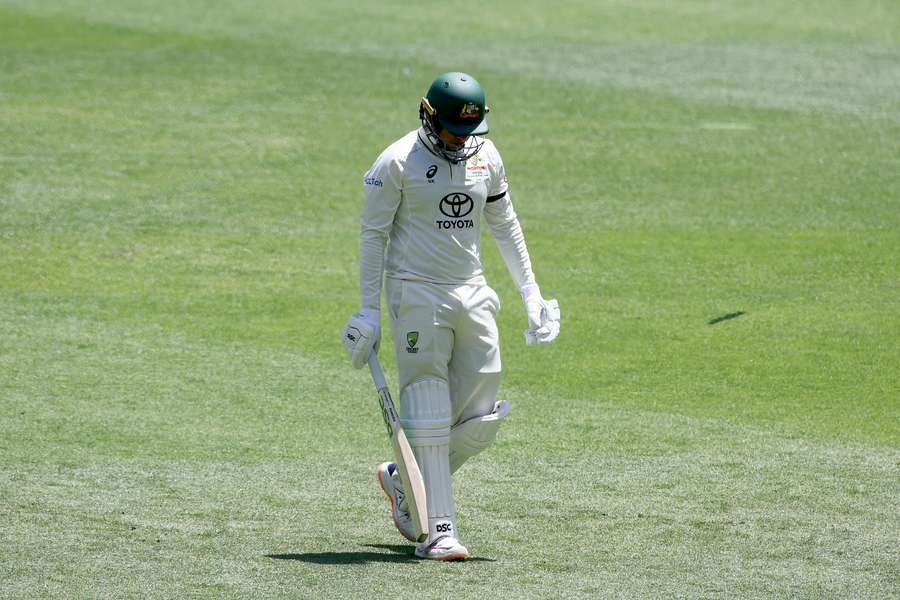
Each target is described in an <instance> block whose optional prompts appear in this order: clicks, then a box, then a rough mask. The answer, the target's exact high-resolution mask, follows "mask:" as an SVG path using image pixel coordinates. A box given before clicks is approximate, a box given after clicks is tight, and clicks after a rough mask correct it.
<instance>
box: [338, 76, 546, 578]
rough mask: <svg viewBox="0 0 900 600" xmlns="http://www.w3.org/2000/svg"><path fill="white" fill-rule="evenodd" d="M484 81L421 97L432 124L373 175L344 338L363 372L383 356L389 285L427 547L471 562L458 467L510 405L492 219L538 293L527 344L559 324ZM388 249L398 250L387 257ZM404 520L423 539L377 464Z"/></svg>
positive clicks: (395, 513)
mask: <svg viewBox="0 0 900 600" xmlns="http://www.w3.org/2000/svg"><path fill="white" fill-rule="evenodd" d="M488 110H489V109H488V107H487V106H486V105H485V95H484V90H483V89H482V88H481V85H479V83H478V82H477V81H476V80H475V79H474V78H472V77H471V76H469V75H466V74H465V73H445V74H443V75H441V76H439V77H438V78H437V79H435V80H434V82H433V83H432V84H431V87H430V88H429V89H428V92H427V94H426V95H425V97H424V98H422V100H421V102H420V106H419V119H420V121H421V126H420V127H419V128H418V129H416V130H414V131H411V132H409V133H408V134H406V135H405V136H403V137H402V138H400V139H399V140H397V141H396V142H394V143H393V144H391V145H390V146H389V147H388V148H387V149H386V150H385V151H384V152H382V153H381V155H380V156H379V157H378V159H377V160H376V161H375V163H374V164H373V165H372V167H371V168H370V169H369V170H368V172H366V174H365V176H364V178H363V185H364V190H365V205H364V207H363V209H362V216H361V219H360V223H361V225H362V228H361V234H360V310H359V312H357V313H356V314H354V315H353V316H351V317H350V319H349V320H348V322H347V325H346V326H345V328H344V335H343V341H344V344H345V345H346V346H347V349H348V351H349V353H350V358H351V362H352V363H353V366H354V367H356V368H361V367H362V366H364V365H366V364H367V362H368V359H369V356H370V354H371V353H372V352H377V351H378V347H379V342H380V338H381V308H382V303H381V295H382V280H384V298H385V305H386V309H387V313H388V317H389V321H390V327H391V333H392V335H393V338H394V349H395V351H396V355H397V367H398V371H399V379H400V381H399V387H400V403H399V413H400V422H401V424H402V425H403V429H404V430H405V432H406V436H407V438H408V440H409V444H410V446H411V447H412V450H413V454H414V455H415V459H416V462H417V463H418V466H419V468H420V470H421V473H422V478H423V480H424V487H425V495H426V500H427V509H428V537H427V539H426V540H425V541H424V542H421V543H419V544H417V545H416V550H415V553H416V556H418V557H421V558H428V559H434V560H465V559H467V558H468V557H469V552H468V550H467V549H466V547H465V546H463V544H462V543H461V542H460V534H459V529H458V527H457V522H456V511H455V508H454V503H453V486H452V481H451V475H452V474H453V473H454V472H455V471H456V470H457V469H459V467H460V466H462V464H463V463H464V462H465V461H466V460H468V459H469V458H471V457H473V456H475V455H476V454H478V453H479V452H481V451H482V450H484V449H485V448H487V447H488V446H489V445H491V443H493V441H494V439H495V438H496V436H497V430H498V428H499V426H500V423H501V422H502V421H503V419H504V418H506V416H507V414H508V413H509V404H508V403H507V402H506V401H498V400H497V391H498V388H499V385H500V348H499V336H498V332H497V324H496V320H495V318H496V315H497V312H498V311H499V310H500V299H499V298H498V296H497V294H496V292H494V290H493V289H491V288H490V286H488V285H487V281H486V280H485V277H484V269H483V267H482V264H481V256H480V255H481V225H482V223H483V222H486V223H487V225H488V227H489V228H490V230H491V233H492V234H493V236H494V238H495V239H496V241H497V245H498V247H499V249H500V254H501V255H502V257H503V260H504V262H505V263H506V266H507V268H508V270H509V272H510V274H511V275H512V278H513V281H514V282H515V284H516V286H517V287H518V289H519V291H520V293H521V296H522V299H523V301H524V303H525V312H526V315H527V318H528V329H527V330H526V331H525V341H526V343H528V344H545V343H549V342H552V341H553V340H554V339H555V338H556V336H557V335H558V334H559V305H558V304H557V302H556V301H555V300H544V298H543V297H542V296H541V292H540V288H539V287H538V285H537V282H536V281H535V277H534V273H533V271H532V267H531V260H530V258H529V255H528V249H527V247H526V245H525V237H524V235H523V233H522V228H521V226H520V225H519V220H518V218H517V217H516V213H515V211H514V210H513V205H512V201H511V198H510V192H509V188H508V184H507V178H506V173H505V172H504V168H503V161H502V160H501V158H500V154H499V153H498V152H497V149H496V148H495V147H494V144H493V143H492V142H491V141H490V140H488V139H486V138H485V137H483V136H484V135H485V134H487V133H488V123H487V119H486V118H485V117H486V115H487V112H488ZM385 247H387V252H386V253H385ZM377 473H378V480H379V483H380V485H381V487H382V489H383V490H384V492H385V494H387V496H388V499H389V500H390V504H391V514H392V517H393V520H394V524H395V525H396V527H397V529H398V530H399V531H400V533H401V534H402V535H403V536H404V537H406V538H407V539H408V540H410V541H415V539H416V531H415V526H414V523H413V520H412V519H411V518H410V514H409V505H408V502H407V498H406V493H405V489H404V482H403V481H402V479H401V478H400V474H399V470H398V469H397V466H396V465H395V464H394V463H393V462H384V463H381V464H380V465H378V467H377Z"/></svg>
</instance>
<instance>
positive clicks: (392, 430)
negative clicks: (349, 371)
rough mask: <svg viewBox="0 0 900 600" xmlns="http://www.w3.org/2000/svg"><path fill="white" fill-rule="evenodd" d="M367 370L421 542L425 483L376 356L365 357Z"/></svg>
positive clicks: (425, 532) (424, 531) (425, 534)
mask: <svg viewBox="0 0 900 600" xmlns="http://www.w3.org/2000/svg"><path fill="white" fill-rule="evenodd" d="M369 370H370V371H371V372H372V379H373V380H375V387H377V388H378V397H379V400H380V402H381V413H382V416H383V417H384V423H385V425H387V429H388V433H389V434H390V436H391V445H392V446H393V447H394V460H395V462H396V463H397V468H398V469H400V479H402V480H403V484H404V486H405V487H406V495H407V504H408V505H409V514H410V517H412V520H413V524H414V525H415V527H416V536H417V538H418V539H417V541H419V542H424V541H425V540H426V539H427V537H428V505H427V503H426V497H425V481H424V480H423V479H422V472H421V470H420V469H419V463H418V462H416V456H415V454H413V451H412V447H411V446H410V445H409V440H407V439H406V433H405V432H404V431H403V426H402V425H401V424H400V418H399V417H398V416H397V410H396V408H394V401H393V400H392V399H391V392H390V390H389V388H388V386H387V382H386V381H385V379H384V373H383V372H382V371H381V365H380V364H379V363H378V357H377V356H376V355H375V353H374V352H373V353H372V355H371V356H370V357H369Z"/></svg>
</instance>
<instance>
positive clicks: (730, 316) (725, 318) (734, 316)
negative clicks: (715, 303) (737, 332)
mask: <svg viewBox="0 0 900 600" xmlns="http://www.w3.org/2000/svg"><path fill="white" fill-rule="evenodd" d="M746 314H747V313H745V312H744V311H742V310H739V311H737V312H731V313H728V314H727V315H722V316H721V317H716V318H715V319H710V320H709V321H707V322H706V324H707V325H715V324H716V323H721V322H722V321H730V320H731V319H737V318H738V317H739V316H741V315H746Z"/></svg>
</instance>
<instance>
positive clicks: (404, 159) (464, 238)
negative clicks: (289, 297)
mask: <svg viewBox="0 0 900 600" xmlns="http://www.w3.org/2000/svg"><path fill="white" fill-rule="evenodd" d="M483 141H484V145H483V146H482V147H481V149H480V150H479V151H478V153H477V154H476V155H475V156H473V157H471V158H470V159H469V160H468V161H466V162H460V163H457V164H453V163H451V162H449V161H448V160H447V159H445V158H443V157H441V156H440V155H438V154H437V153H436V152H434V151H433V149H432V145H431V143H430V142H429V141H428V139H427V137H426V136H425V132H424V130H423V129H422V128H419V129H418V130H415V131H411V132H409V133H408V134H406V135H405V136H403V137H402V138H400V139H399V140H397V141H396V142H394V143H393V144H391V145H390V146H389V147H388V148H387V149H386V150H385V151H384V152H382V153H381V155H380V156H379V157H378V159H377V160H376V161H375V163H374V164H373V165H372V167H371V168H370V169H369V170H368V171H367V172H366V174H365V176H364V177H363V187H364V189H365V205H364V207H363V210H362V215H361V218H360V224H361V226H362V229H361V234H360V296H361V306H362V308H363V309H375V310H378V309H379V307H380V296H381V276H382V271H384V273H385V275H386V276H387V277H392V278H396V279H407V280H413V281H427V282H431V283H440V284H475V285H483V284H484V283H485V279H484V268H483V266H482V264H481V222H482V218H484V219H485V220H486V221H487V222H488V225H489V226H490V228H491V231H492V233H493V234H494V237H495V238H496V239H497V243H498V245H499V247H500V251H501V254H502V256H503V258H504V261H505V262H506V265H507V267H508V268H509V271H510V273H511V274H512V276H513V279H514V281H515V282H516V284H517V285H518V286H519V287H520V288H521V287H522V286H523V285H526V284H528V283H534V275H533V274H532V271H531V262H530V259H529V257H528V251H527V249H526V247H525V240H524V236H523V234H522V229H521V227H520V225H519V221H518V218H517V217H516V214H515V211H514V210H513V207H512V202H511V201H510V197H509V191H508V187H507V180H506V174H505V172H504V169H503V161H502V159H501V158H500V154H499V153H498V152H497V149H496V148H495V147H494V144H493V143H492V142H491V141H490V140H488V139H484V140H483ZM388 241H389V243H388V244H387V245H388V251H387V260H386V261H385V260H384V247H385V243H387V242H388Z"/></svg>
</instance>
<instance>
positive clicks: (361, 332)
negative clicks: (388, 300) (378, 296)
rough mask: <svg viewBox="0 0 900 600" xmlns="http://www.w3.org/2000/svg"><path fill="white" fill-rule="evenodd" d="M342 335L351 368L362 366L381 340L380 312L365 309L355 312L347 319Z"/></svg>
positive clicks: (376, 350)
mask: <svg viewBox="0 0 900 600" xmlns="http://www.w3.org/2000/svg"><path fill="white" fill-rule="evenodd" d="M342 337H343V341H344V346H345V347H346V348H347V352H349V353H350V363H351V364H352V365H353V368H355V369H360V368H362V367H363V365H365V364H366V363H368V362H369V355H371V354H372V351H375V352H376V353H377V352H378V345H379V343H380V342H381V313H379V312H378V311H365V310H363V311H360V312H358V313H356V314H355V315H353V316H352V317H350V318H349V319H347V324H346V325H344V334H343V336H342Z"/></svg>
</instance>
